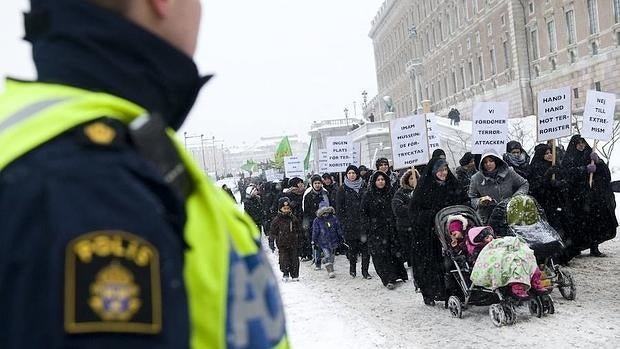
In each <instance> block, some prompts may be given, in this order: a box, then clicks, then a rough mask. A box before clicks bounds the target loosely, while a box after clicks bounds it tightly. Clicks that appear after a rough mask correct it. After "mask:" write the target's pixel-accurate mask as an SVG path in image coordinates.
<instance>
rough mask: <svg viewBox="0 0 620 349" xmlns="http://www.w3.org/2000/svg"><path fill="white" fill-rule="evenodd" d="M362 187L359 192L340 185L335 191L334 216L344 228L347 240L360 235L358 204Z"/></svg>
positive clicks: (358, 237) (360, 218)
mask: <svg viewBox="0 0 620 349" xmlns="http://www.w3.org/2000/svg"><path fill="white" fill-rule="evenodd" d="M363 190H364V189H363V188H361V189H360V191H359V192H356V191H355V190H353V189H351V188H349V187H347V186H346V185H342V186H341V187H340V188H338V192H337V193H336V207H335V209H336V216H337V217H338V219H339V220H340V223H341V224H342V227H343V229H344V238H345V240H347V241H352V240H359V239H360V238H361V237H362V217H361V215H360V206H361V203H362V192H363Z"/></svg>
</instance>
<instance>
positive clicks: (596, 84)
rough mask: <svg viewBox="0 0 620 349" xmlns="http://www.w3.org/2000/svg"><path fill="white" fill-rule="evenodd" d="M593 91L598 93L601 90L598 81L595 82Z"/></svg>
mask: <svg viewBox="0 0 620 349" xmlns="http://www.w3.org/2000/svg"><path fill="white" fill-rule="evenodd" d="M594 89H595V90H596V91H600V90H601V82H600V81H597V82H595V83H594Z"/></svg>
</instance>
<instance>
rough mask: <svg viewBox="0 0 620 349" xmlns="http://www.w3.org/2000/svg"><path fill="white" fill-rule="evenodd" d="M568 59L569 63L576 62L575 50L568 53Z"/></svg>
mask: <svg viewBox="0 0 620 349" xmlns="http://www.w3.org/2000/svg"><path fill="white" fill-rule="evenodd" d="M568 58H569V59H570V62H571V63H575V62H577V54H576V53H575V50H570V51H568Z"/></svg>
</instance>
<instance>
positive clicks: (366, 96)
mask: <svg viewBox="0 0 620 349" xmlns="http://www.w3.org/2000/svg"><path fill="white" fill-rule="evenodd" d="M362 99H363V101H364V105H363V106H362V107H363V108H364V109H366V102H367V100H368V92H366V90H364V91H362Z"/></svg>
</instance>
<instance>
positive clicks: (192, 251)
mask: <svg viewBox="0 0 620 349" xmlns="http://www.w3.org/2000/svg"><path fill="white" fill-rule="evenodd" d="M145 113H146V111H145V110H144V109H143V108H142V107H140V106H138V105H136V104H134V103H132V102H129V101H127V100H125V99H122V98H119V97H115V96H113V95H109V94H106V93H100V92H92V91H88V90H83V89H78V88H73V87H69V86H64V85H57V84H47V83H36V82H17V81H12V80H8V81H7V83H6V91H5V92H4V93H3V94H2V95H0V149H1V151H0V171H2V170H3V169H4V168H6V167H7V166H8V165H9V164H11V163H12V162H13V161H15V160H16V159H18V158H20V157H21V156H23V155H25V154H26V153H28V152H30V151H31V150H33V149H34V148H36V147H38V146H40V145H43V144H45V143H46V142H48V141H50V140H51V139H52V138H54V137H56V136H58V135H60V134H62V133H63V132H65V131H68V130H70V129H72V128H75V127H76V126H78V125H81V124H83V123H86V122H88V121H92V120H95V119H98V118H100V117H102V116H106V117H109V118H114V119H118V120H120V121H122V122H123V123H125V124H128V123H130V122H131V121H132V120H134V119H135V118H137V117H138V116H140V115H144V114H145ZM167 133H168V136H169V137H170V139H171V140H172V141H173V143H174V145H175V147H176V148H177V151H178V153H179V155H180V157H181V159H182V161H183V163H184V165H185V166H186V168H187V171H188V173H189V175H190V177H191V179H192V182H193V191H192V193H191V194H190V195H189V197H188V198H187V200H186V204H185V207H186V211H187V222H186V226H185V231H184V239H185V241H186V242H187V243H188V245H189V246H190V248H189V249H188V250H187V251H186V253H185V265H184V279H185V285H186V289H187V293H188V299H189V310H190V319H191V328H190V331H191V346H192V348H201V349H202V348H288V347H289V343H288V339H287V337H286V330H285V321H284V313H283V308H282V302H281V299H280V296H279V292H278V287H277V282H276V280H275V277H274V275H273V272H272V271H271V267H270V265H269V263H268V261H267V259H266V257H265V255H264V253H263V252H262V251H261V247H260V243H259V240H260V232H258V231H257V229H256V225H255V224H254V223H253V222H252V220H251V218H249V217H247V216H246V215H245V214H244V213H243V212H241V211H240V210H239V209H238V208H237V207H236V206H235V205H234V203H233V202H232V201H231V200H230V198H229V197H228V196H227V194H226V193H224V192H223V191H222V190H220V189H219V188H217V187H216V186H215V185H214V184H213V183H211V182H210V181H209V180H207V178H206V177H205V176H204V174H203V173H202V172H201V170H200V169H199V167H198V166H197V165H196V164H195V163H194V162H193V160H191V156H190V155H189V154H188V153H187V152H186V151H185V150H184V149H183V147H182V146H181V145H180V144H179V142H178V141H177V140H176V137H175V133H174V131H173V130H172V129H168V130H167ZM248 289H250V290H251V292H250V293H251V294H252V297H249V296H248V295H247V294H248Z"/></svg>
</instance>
